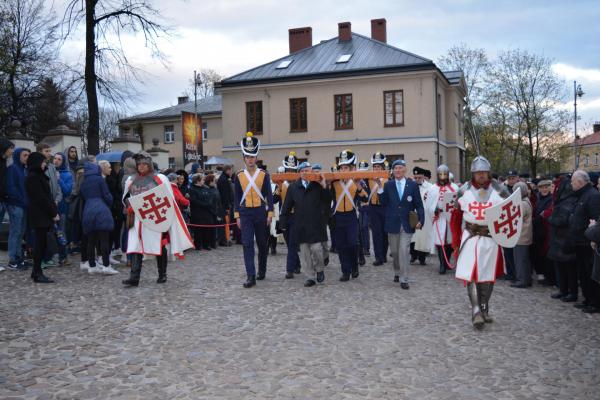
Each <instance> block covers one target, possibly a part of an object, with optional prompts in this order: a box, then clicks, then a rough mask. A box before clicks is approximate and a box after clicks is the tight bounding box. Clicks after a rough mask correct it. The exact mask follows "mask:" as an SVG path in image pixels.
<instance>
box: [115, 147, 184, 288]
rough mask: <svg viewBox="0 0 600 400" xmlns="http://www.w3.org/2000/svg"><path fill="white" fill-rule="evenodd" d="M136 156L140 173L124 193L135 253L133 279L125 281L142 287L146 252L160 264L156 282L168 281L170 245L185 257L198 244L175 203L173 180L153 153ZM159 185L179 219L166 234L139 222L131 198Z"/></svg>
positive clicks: (130, 249) (130, 247) (129, 240)
mask: <svg viewBox="0 0 600 400" xmlns="http://www.w3.org/2000/svg"><path fill="white" fill-rule="evenodd" d="M133 159H134V160H135V162H136V167H137V174H135V175H132V176H130V177H129V178H127V180H126V181H125V188H124V193H123V199H124V202H125V204H127V206H128V209H127V213H128V215H127V220H128V221H132V223H131V224H128V226H129V232H128V236H127V254H128V255H129V254H130V255H131V273H130V275H129V279H126V280H124V281H123V284H124V285H127V286H138V284H139V282H140V274H141V272H142V261H143V258H144V255H153V256H156V266H157V267H158V280H157V281H156V283H165V282H166V281H167V261H168V255H167V245H168V247H169V249H170V253H171V254H172V255H175V256H177V257H179V258H183V252H184V251H185V250H187V249H191V248H193V247H194V245H193V240H192V237H191V236H190V233H189V232H188V229H187V226H186V224H185V221H184V219H183V215H182V214H181V211H180V210H179V207H178V206H177V203H176V202H175V196H174V195H173V191H172V188H171V183H170V182H169V180H168V179H167V177H166V176H164V175H162V174H159V173H157V172H156V171H155V169H154V163H153V162H152V158H151V157H150V154H148V153H146V152H144V151H143V152H140V153H138V154H136V155H135V156H134V157H133ZM159 185H164V186H165V188H166V189H167V192H168V196H169V200H170V203H171V205H172V206H173V209H174V212H175V220H174V221H172V223H171V226H170V228H169V230H168V232H165V233H161V232H156V231H153V230H151V229H149V228H148V227H146V226H145V225H144V224H143V223H142V222H141V221H139V220H138V217H137V215H135V214H134V211H133V209H132V208H131V207H130V206H129V203H128V200H127V199H128V198H129V197H131V196H137V195H139V194H142V193H144V192H146V191H148V190H152V189H154V188H155V187H156V186H159Z"/></svg>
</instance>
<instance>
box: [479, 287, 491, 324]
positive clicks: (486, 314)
mask: <svg viewBox="0 0 600 400" xmlns="http://www.w3.org/2000/svg"><path fill="white" fill-rule="evenodd" d="M477 286H478V292H479V293H480V294H479V297H480V299H481V301H480V303H479V304H480V307H481V316H482V317H483V320H484V321H485V322H487V323H490V322H494V319H493V318H492V317H490V306H489V301H490V297H492V291H493V290H494V284H493V283H491V282H488V283H478V284H477Z"/></svg>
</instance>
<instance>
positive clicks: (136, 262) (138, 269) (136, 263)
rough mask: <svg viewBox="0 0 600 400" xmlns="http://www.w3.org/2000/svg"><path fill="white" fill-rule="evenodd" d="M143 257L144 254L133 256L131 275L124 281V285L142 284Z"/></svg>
mask: <svg viewBox="0 0 600 400" xmlns="http://www.w3.org/2000/svg"><path fill="white" fill-rule="evenodd" d="M143 257H144V255H143V254H132V255H131V273H130V274H129V279H125V280H124V281H123V285H129V286H137V285H138V284H139V283H140V274H141V273H142V260H143Z"/></svg>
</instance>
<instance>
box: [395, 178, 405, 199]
mask: <svg viewBox="0 0 600 400" xmlns="http://www.w3.org/2000/svg"><path fill="white" fill-rule="evenodd" d="M396 189H397V190H398V197H400V201H402V196H403V195H404V190H403V188H402V181H396Z"/></svg>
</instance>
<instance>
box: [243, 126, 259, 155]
mask: <svg viewBox="0 0 600 400" xmlns="http://www.w3.org/2000/svg"><path fill="white" fill-rule="evenodd" d="M240 148H241V149H242V154H244V155H245V156H253V157H256V156H258V152H259V151H260V140H258V138H257V137H254V135H253V134H252V132H246V136H244V137H243V138H242V140H240Z"/></svg>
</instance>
